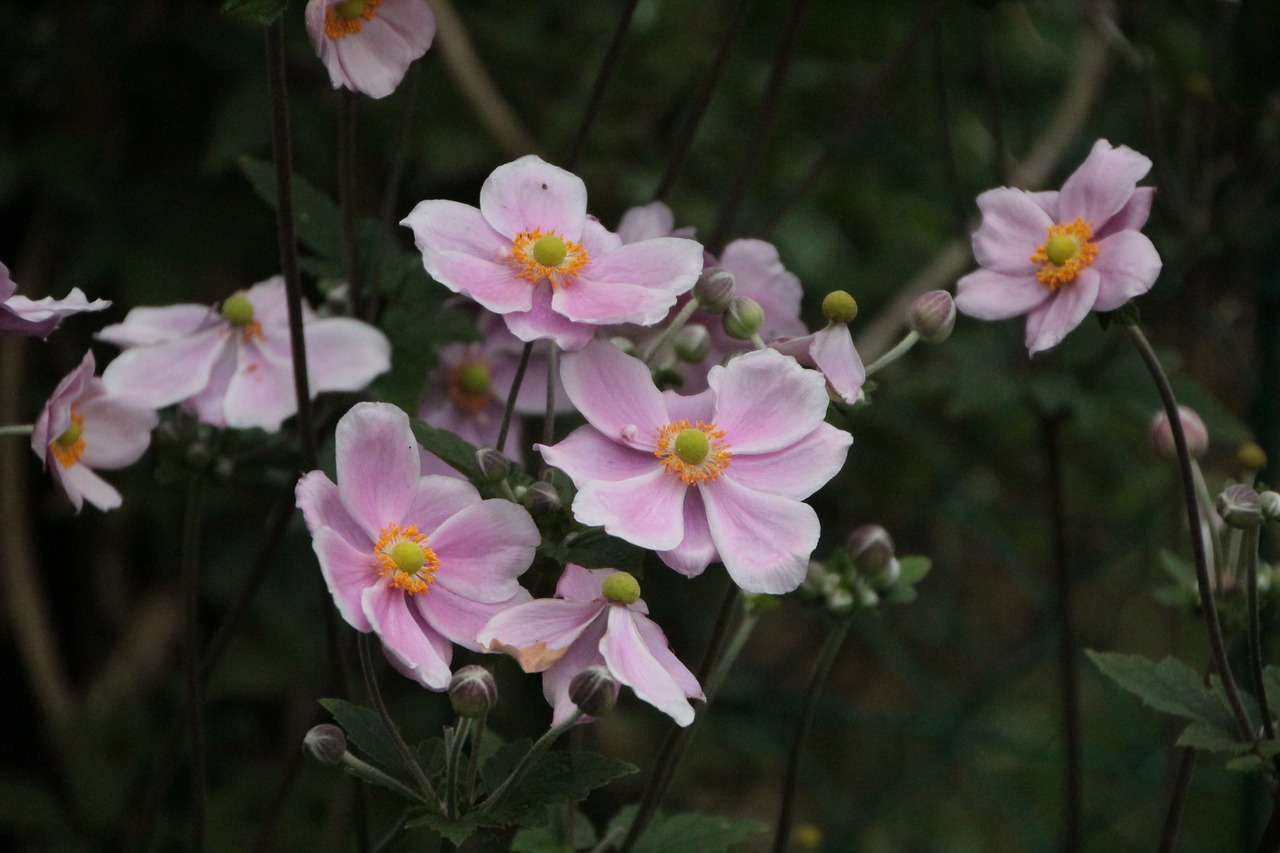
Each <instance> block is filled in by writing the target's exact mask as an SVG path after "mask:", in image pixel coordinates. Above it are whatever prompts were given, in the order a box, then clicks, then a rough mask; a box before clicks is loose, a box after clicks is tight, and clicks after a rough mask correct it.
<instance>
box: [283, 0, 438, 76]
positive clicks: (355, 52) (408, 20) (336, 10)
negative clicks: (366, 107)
mask: <svg viewBox="0 0 1280 853" xmlns="http://www.w3.org/2000/svg"><path fill="white" fill-rule="evenodd" d="M306 19H307V35H308V36H309V37H310V39H311V46H312V47H313V48H315V51H316V55H317V56H319V57H320V60H321V61H322V62H323V63H324V65H325V68H327V69H328V70H329V80H330V82H332V83H333V88H335V89H338V88H342V87H344V86H345V87H346V88H348V89H351V90H352V91H354V92H363V93H364V94H366V95H368V96H369V97H371V98H385V97H386V96H387V95H390V94H391V93H392V92H394V91H395V89H396V86H398V85H400V81H401V80H402V79H403V78H404V74H405V72H406V71H407V70H409V65H410V63H412V62H413V61H414V60H415V59H417V58H418V57H420V56H422V55H423V54H424V53H426V52H427V48H429V47H431V40H432V39H433V38H435V34H436V19H435V15H433V14H432V13H431V7H430V6H428V5H427V0H308V2H307V9H306Z"/></svg>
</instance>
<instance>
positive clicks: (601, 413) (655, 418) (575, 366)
mask: <svg viewBox="0 0 1280 853" xmlns="http://www.w3.org/2000/svg"><path fill="white" fill-rule="evenodd" d="M560 379H561V381H563V382H564V388H565V391H566V392H568V394H569V399H570V400H572V401H573V404H574V405H575V406H577V407H578V411H580V412H582V415H583V417H585V418H586V419H587V421H588V422H589V423H590V424H591V425H592V426H593V427H595V428H596V429H598V430H600V432H602V433H604V434H605V436H606V437H608V438H610V439H613V440H614V441H624V436H625V437H626V438H625V443H626V444H627V445H628V446H630V447H635V448H638V449H642V450H655V449H656V448H657V446H658V441H657V431H658V430H659V429H660V428H661V427H663V426H665V425H666V424H668V423H670V419H669V417H668V415H667V410H666V406H664V405H663V402H662V393H661V392H660V391H658V389H657V388H655V387H654V385H653V379H652V378H651V377H650V375H649V368H647V367H645V366H644V363H643V362H641V361H640V360H639V359H636V358H632V357H631V356H629V355H627V354H626V353H624V352H623V351H622V350H620V349H618V348H617V347H616V346H614V345H613V344H611V343H608V342H605V341H598V342H595V343H592V344H590V345H588V346H587V347H585V348H584V349H582V350H581V351H579V352H577V353H572V354H570V355H566V356H565V357H564V361H563V363H562V365H561V368H560Z"/></svg>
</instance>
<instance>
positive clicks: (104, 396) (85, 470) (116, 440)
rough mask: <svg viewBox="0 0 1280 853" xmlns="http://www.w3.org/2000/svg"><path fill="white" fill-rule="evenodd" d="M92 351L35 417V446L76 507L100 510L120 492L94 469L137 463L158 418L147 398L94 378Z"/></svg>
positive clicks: (112, 504) (116, 502)
mask: <svg viewBox="0 0 1280 853" xmlns="http://www.w3.org/2000/svg"><path fill="white" fill-rule="evenodd" d="M95 369H96V368H95V364H94V359H93V353H92V352H87V353H85V355H84V359H83V360H82V361H81V362H80V366H79V367H77V368H76V369H75V370H73V371H71V373H69V374H68V375H67V376H66V377H65V378H64V379H63V380H62V381H61V382H59V383H58V387H57V388H56V389H54V392H53V396H52V397H50V398H49V402H47V403H45V405H44V408H43V409H42V410H41V411H40V416H39V417H38V418H36V424H35V431H34V432H33V433H32V434H31V449H32V450H34V451H35V453H36V456H39V457H40V461H41V462H43V463H44V465H45V467H46V468H47V469H48V470H49V473H50V474H52V475H53V479H54V482H56V483H57V484H58V485H59V486H61V487H62V490H63V491H64V492H66V495H67V497H68V498H69V499H70V500H71V503H72V504H73V505H75V508H76V512H79V511H80V509H81V508H82V507H83V506H84V502H85V501H88V502H89V503H91V504H93V505H94V506H96V507H97V508H98V509H101V510H108V509H115V508H116V507H118V506H120V504H121V497H120V493H119V492H118V491H116V490H115V488H114V487H112V486H111V485H110V484H109V483H107V481H106V480H104V479H102V478H101V477H99V476H98V475H97V474H95V473H94V471H93V469H94V468H105V469H107V470H112V469H116V468H124V467H127V466H129V465H132V464H133V463H134V462H137V461H138V459H139V458H140V457H141V456H142V454H143V453H146V452H147V447H148V446H149V445H150V444H151V430H153V429H155V426H156V423H157V422H158V421H159V418H158V417H157V416H156V413H155V411H154V410H153V409H151V407H149V406H148V405H147V404H146V403H144V402H141V401H139V400H136V399H133V398H131V397H127V396H116V395H114V394H111V393H109V392H108V391H107V389H106V387H105V386H104V385H103V383H102V380H101V379H99V378H97V377H95V376H94V375H93V372H94V370H95Z"/></svg>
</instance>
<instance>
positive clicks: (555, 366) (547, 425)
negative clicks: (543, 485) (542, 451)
mask: <svg viewBox="0 0 1280 853" xmlns="http://www.w3.org/2000/svg"><path fill="white" fill-rule="evenodd" d="M559 374H560V349H559V348H558V347H557V346H556V342H555V341H550V340H549V341H547V408H546V416H545V418H544V419H543V423H542V443H543V444H546V445H552V444H555V443H556V379H557V378H558V376H559ZM543 470H544V471H545V470H546V464H545V463H544V464H543Z"/></svg>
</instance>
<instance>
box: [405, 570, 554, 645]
mask: <svg viewBox="0 0 1280 853" xmlns="http://www.w3.org/2000/svg"><path fill="white" fill-rule="evenodd" d="M515 589H516V591H515V592H514V593H513V594H512V595H511V597H510V598H507V599H504V600H502V601H494V602H482V601H473V600H472V599H470V598H467V597H466V596H463V595H458V594H456V593H454V592H451V591H450V590H449V589H448V588H447V587H445V586H443V585H442V584H432V586H431V588H430V589H429V590H428V591H427V592H426V594H425V595H415V596H412V601H411V604H412V606H414V607H417V608H418V613H419V615H420V616H421V617H422V619H423V620H424V621H426V623H427V624H428V625H430V626H431V627H432V628H434V629H435V630H436V631H438V632H439V633H440V634H441V636H443V637H444V638H445V639H447V640H450V641H451V642H454V643H457V644H458V645H459V646H462V647H463V648H466V649H470V650H471V651H473V652H479V651H483V650H484V649H483V646H481V644H480V643H479V642H477V640H476V636H477V635H478V634H479V633H480V631H481V629H483V628H484V626H485V624H486V623H488V622H489V620H490V619H493V618H494V617H495V616H497V615H498V614H500V613H502V612H503V611H504V610H509V609H511V608H512V607H515V606H517V605H521V604H524V603H525V602H528V601H529V600H530V598H532V596H530V595H529V593H528V592H527V591H526V590H525V589H524V588H523V587H521V586H519V585H517V586H516V588H515Z"/></svg>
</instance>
